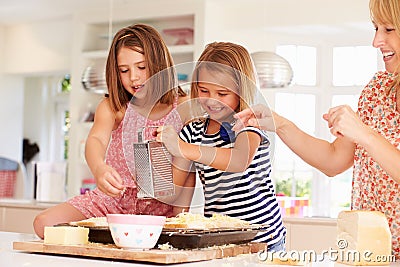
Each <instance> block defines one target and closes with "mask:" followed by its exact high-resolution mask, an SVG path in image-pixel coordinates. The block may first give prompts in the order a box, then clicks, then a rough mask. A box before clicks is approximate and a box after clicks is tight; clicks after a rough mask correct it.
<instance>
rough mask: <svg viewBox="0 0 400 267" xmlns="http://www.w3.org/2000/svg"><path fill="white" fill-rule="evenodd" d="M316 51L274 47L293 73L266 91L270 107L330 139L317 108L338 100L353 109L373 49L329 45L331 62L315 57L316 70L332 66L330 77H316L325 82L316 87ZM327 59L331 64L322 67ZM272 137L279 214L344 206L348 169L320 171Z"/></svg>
mask: <svg viewBox="0 0 400 267" xmlns="http://www.w3.org/2000/svg"><path fill="white" fill-rule="evenodd" d="M317 51H319V50H317V48H316V47H309V46H296V45H283V46H278V47H277V49H276V52H277V53H278V54H280V55H281V56H282V57H284V58H286V59H287V60H288V61H289V63H290V64H291V65H292V68H293V71H294V77H296V78H294V83H293V84H292V85H291V86H289V87H288V88H283V89H280V90H273V91H271V94H272V95H273V99H274V100H273V108H274V110H275V111H276V112H277V113H278V114H281V115H283V116H284V117H286V118H288V119H290V120H291V121H293V122H294V123H295V124H296V125H297V126H298V127H299V128H300V129H302V130H303V131H305V132H306V133H308V134H310V135H313V136H316V137H319V138H321V139H324V140H331V141H333V140H334V138H335V137H334V136H332V135H331V134H330V132H329V128H328V127H327V125H326V122H325V121H324V120H323V119H322V115H323V113H325V112H327V110H328V109H329V108H330V107H333V106H337V105H343V104H348V105H350V106H351V107H352V108H353V110H356V108H357V102H358V97H359V94H360V92H361V90H362V88H363V86H364V85H365V84H367V82H368V81H369V80H370V79H371V77H372V75H373V74H374V72H375V71H376V70H377V54H376V50H375V49H371V48H370V47H365V46H357V47H332V58H331V62H321V65H322V66H321V67H320V68H319V69H321V72H324V71H329V70H332V71H333V73H332V80H331V81H323V82H321V84H325V85H326V84H331V86H323V87H322V86H320V85H319V84H318V83H317V81H319V79H322V78H323V77H329V75H325V76H323V77H318V76H317V72H316V70H317V67H318V66H317V62H319V61H318V60H317V55H318V54H317ZM324 51H329V50H324ZM318 57H320V58H322V59H324V58H329V57H326V56H325V57H323V55H318ZM329 64H330V65H331V66H332V68H329V67H327V66H328V65H329ZM344 86H346V87H344ZM269 97H271V96H269ZM275 140H276V142H275V148H274V161H273V169H272V174H271V175H272V178H273V179H274V181H275V186H276V191H277V194H278V200H279V201H280V204H281V209H282V211H283V213H284V215H314V216H331V217H335V216H337V214H338V212H339V211H341V210H343V209H349V206H350V198H351V180H352V169H349V170H347V171H345V172H344V173H342V174H340V175H337V176H336V177H334V178H329V177H326V175H324V174H323V173H321V172H319V171H318V170H316V169H314V168H313V167H311V166H310V165H308V164H307V163H305V162H304V161H303V160H302V159H301V158H299V157H298V156H297V155H295V154H294V153H293V152H292V151H291V150H290V149H289V148H288V147H287V146H286V145H285V144H284V143H283V142H282V141H281V140H280V139H279V138H276V139H275ZM279 195H281V196H279ZM283 195H284V196H283ZM288 202H289V203H290V204H288Z"/></svg>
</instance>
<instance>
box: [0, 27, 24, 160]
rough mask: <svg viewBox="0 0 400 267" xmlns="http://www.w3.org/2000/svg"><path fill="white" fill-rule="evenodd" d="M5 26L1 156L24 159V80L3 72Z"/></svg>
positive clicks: (0, 51) (1, 33)
mask: <svg viewBox="0 0 400 267" xmlns="http://www.w3.org/2000/svg"><path fill="white" fill-rule="evenodd" d="M5 40H6V35H5V28H4V27H0V62H2V64H0V94H1V97H0V123H1V130H0V156H1V157H7V158H10V159H14V160H17V161H21V160H22V118H23V117H22V116H23V115H22V109H23V101H22V99H23V90H22V88H23V81H22V80H21V79H19V78H18V77H13V76H10V75H5V74H3V69H4V67H5V64H4V62H5V59H4V58H5V52H4V44H5Z"/></svg>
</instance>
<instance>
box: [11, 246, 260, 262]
mask: <svg viewBox="0 0 400 267" xmlns="http://www.w3.org/2000/svg"><path fill="white" fill-rule="evenodd" d="M13 249H14V250H20V251H26V252H38V253H48V254H59V255H76V256H85V257H96V258H107V259H120V260H129V261H142V262H154V263H163V264H172V263H184V262H194V261H205V260H212V259H220V258H224V257H234V256H237V255H240V254H249V253H257V252H258V251H260V250H263V249H266V244H260V243H248V244H242V245H229V246H219V247H212V248H204V249H192V250H160V249H150V250H142V251H138V250H124V249H120V248H118V247H116V246H115V245H112V244H101V243H89V244H88V245H74V246H72V245H51V244H44V243H43V241H28V242H14V243H13Z"/></svg>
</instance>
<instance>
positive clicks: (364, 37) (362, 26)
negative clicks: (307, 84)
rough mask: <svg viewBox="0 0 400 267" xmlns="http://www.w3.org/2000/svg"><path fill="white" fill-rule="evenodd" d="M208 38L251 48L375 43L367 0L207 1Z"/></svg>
mask: <svg viewBox="0 0 400 267" xmlns="http://www.w3.org/2000/svg"><path fill="white" fill-rule="evenodd" d="M205 16H206V21H205V42H206V43H208V42H212V41H217V40H220V41H231V42H238V43H240V44H242V45H244V46H245V47H246V48H247V49H248V50H249V51H250V52H255V51H261V50H264V51H271V50H275V46H276V45H277V44H282V43H283V44H284V43H288V42H290V41H292V40H295V41H296V43H299V42H307V43H310V42H312V43H321V44H324V43H328V42H329V43H332V42H338V43H340V42H342V41H345V42H346V44H347V45H348V44H349V42H355V43H360V42H362V43H364V44H370V43H371V39H372V36H373V34H374V31H373V27H372V24H371V23H370V19H369V9H368V0H351V1H348V0H323V1H321V0H297V1H296V0H279V1H276V0H263V1H260V0H246V1H244V0H206V15H205Z"/></svg>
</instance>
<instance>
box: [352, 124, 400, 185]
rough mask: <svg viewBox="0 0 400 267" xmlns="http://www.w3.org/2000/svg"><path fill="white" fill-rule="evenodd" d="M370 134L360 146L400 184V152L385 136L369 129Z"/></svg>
mask: <svg viewBox="0 0 400 267" xmlns="http://www.w3.org/2000/svg"><path fill="white" fill-rule="evenodd" d="M368 129H369V130H368V132H367V133H366V135H365V136H363V138H362V139H360V142H359V145H360V146H362V147H364V148H365V150H366V151H367V152H368V154H369V155H370V156H371V157H372V158H373V159H374V160H375V161H376V162H377V163H378V164H379V166H380V167H381V168H382V169H383V170H385V171H386V172H387V173H388V174H389V175H390V176H391V177H392V178H393V179H394V180H395V181H396V182H398V183H400V150H399V149H397V148H396V147H395V146H394V145H393V144H391V143H390V142H389V141H388V140H386V139H385V138H384V137H383V136H381V135H380V134H378V133H377V132H375V131H374V130H372V129H370V128H368Z"/></svg>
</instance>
